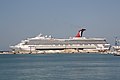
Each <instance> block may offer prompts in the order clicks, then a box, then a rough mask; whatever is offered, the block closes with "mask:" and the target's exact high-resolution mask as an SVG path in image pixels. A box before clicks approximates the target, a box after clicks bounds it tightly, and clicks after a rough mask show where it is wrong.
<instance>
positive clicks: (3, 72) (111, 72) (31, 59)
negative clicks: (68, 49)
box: [0, 54, 120, 80]
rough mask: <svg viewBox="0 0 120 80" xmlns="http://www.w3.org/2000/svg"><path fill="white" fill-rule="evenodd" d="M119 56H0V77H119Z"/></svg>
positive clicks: (109, 79)
mask: <svg viewBox="0 0 120 80" xmlns="http://www.w3.org/2000/svg"><path fill="white" fill-rule="evenodd" d="M119 75H120V57H117V56H113V55H101V54H24V55H22V54H21V55H9V54H8V55H0V80H119V79H120V76H119Z"/></svg>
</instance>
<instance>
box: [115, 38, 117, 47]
mask: <svg viewBox="0 0 120 80" xmlns="http://www.w3.org/2000/svg"><path fill="white" fill-rule="evenodd" d="M117 43H118V41H117V37H115V46H117Z"/></svg>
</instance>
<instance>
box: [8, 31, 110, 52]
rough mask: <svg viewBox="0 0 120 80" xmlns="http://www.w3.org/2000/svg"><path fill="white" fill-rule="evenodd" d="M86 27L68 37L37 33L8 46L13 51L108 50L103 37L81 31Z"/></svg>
mask: <svg viewBox="0 0 120 80" xmlns="http://www.w3.org/2000/svg"><path fill="white" fill-rule="evenodd" d="M85 30H86V29H80V30H79V31H78V33H77V34H76V36H74V37H70V38H68V39H61V38H53V37H52V36H47V35H46V36H43V35H42V34H39V35H38V36H36V37H33V38H28V39H26V40H22V41H21V42H20V43H19V44H17V45H15V46H10V48H11V49H12V50H13V51H46V50H53V51H54V50H66V49H74V50H77V51H79V50H97V51H106V50H109V48H110V44H109V43H107V41H106V39H105V38H86V37H83V32H84V31H85Z"/></svg>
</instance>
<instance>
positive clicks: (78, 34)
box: [75, 29, 86, 37]
mask: <svg viewBox="0 0 120 80" xmlns="http://www.w3.org/2000/svg"><path fill="white" fill-rule="evenodd" d="M85 30H86V29H81V30H79V31H78V33H77V35H76V36H75V37H82V36H83V32H84V31H85Z"/></svg>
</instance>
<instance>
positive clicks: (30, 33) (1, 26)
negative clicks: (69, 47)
mask: <svg viewBox="0 0 120 80" xmlns="http://www.w3.org/2000/svg"><path fill="white" fill-rule="evenodd" d="M80 28H86V29H87V30H86V32H85V33H84V36H86V37H104V38H106V39H107V41H108V42H109V43H111V44H113V43H114V37H115V36H120V0H0V50H8V49H9V46H10V45H15V44H17V43H19V42H20V41H21V40H23V39H26V38H28V37H34V36H36V35H38V34H39V33H42V34H44V35H52V36H54V37H57V38H68V37H70V36H75V35H76V33H77V31H78V30H79V29H80Z"/></svg>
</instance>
